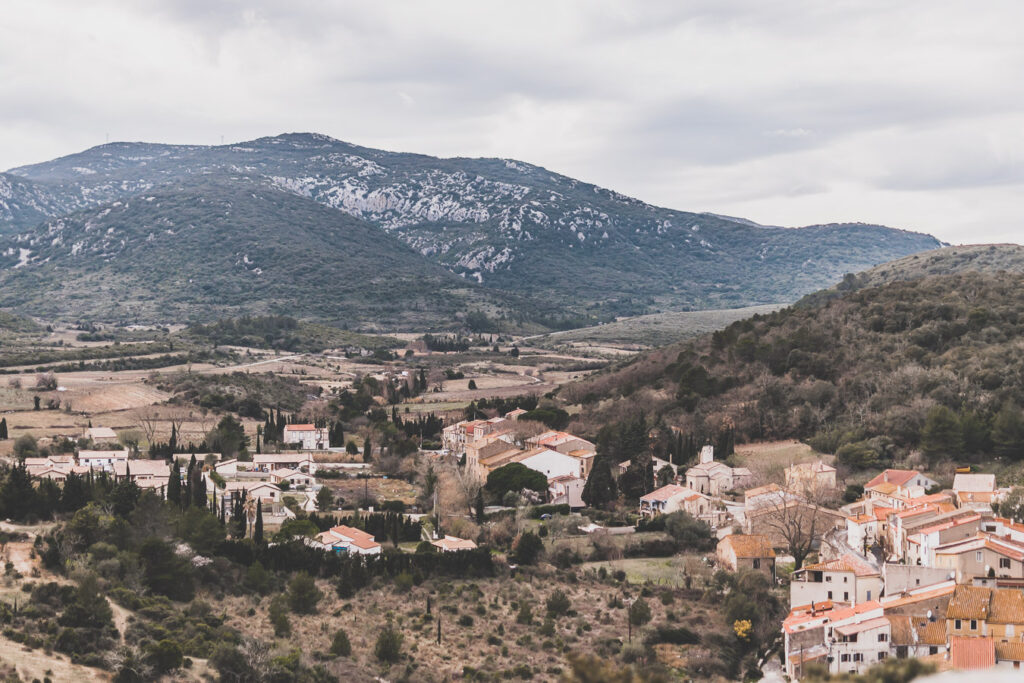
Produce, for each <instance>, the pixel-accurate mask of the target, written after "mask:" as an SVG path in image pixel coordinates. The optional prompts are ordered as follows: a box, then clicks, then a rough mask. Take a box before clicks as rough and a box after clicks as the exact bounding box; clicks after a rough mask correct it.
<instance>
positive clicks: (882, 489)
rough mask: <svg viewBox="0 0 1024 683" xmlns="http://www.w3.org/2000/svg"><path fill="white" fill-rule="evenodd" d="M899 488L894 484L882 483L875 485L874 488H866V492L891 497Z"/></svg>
mask: <svg viewBox="0 0 1024 683" xmlns="http://www.w3.org/2000/svg"><path fill="white" fill-rule="evenodd" d="M897 488H899V487H898V486H896V484H892V483H889V482H886V481H883V482H881V483H879V484H875V485H874V486H865V487H864V490H865V491H877V492H878V493H881V494H884V495H890V494H892V493H895V492H896V489H897Z"/></svg>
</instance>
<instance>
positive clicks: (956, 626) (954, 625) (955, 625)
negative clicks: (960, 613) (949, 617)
mask: <svg viewBox="0 0 1024 683" xmlns="http://www.w3.org/2000/svg"><path fill="white" fill-rule="evenodd" d="M962 627H963V625H962V624H961V623H960V620H959V619H957V620H956V621H954V622H953V628H955V629H956V630H957V631H959V630H960V629H961V628H962Z"/></svg>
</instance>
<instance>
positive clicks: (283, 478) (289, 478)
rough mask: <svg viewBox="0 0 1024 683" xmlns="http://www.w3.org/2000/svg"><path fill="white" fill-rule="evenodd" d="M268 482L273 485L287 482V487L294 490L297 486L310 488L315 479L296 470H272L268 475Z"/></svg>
mask: <svg viewBox="0 0 1024 683" xmlns="http://www.w3.org/2000/svg"><path fill="white" fill-rule="evenodd" d="M270 481H272V482H273V483H275V484H281V483H282V482H288V486H290V487H292V488H295V487H298V486H305V487H307V488H308V487H310V486H312V485H313V484H315V483H316V479H315V478H313V477H312V476H310V475H308V474H306V473H305V472H299V471H298V470H289V469H280V470H274V471H273V472H271V473H270Z"/></svg>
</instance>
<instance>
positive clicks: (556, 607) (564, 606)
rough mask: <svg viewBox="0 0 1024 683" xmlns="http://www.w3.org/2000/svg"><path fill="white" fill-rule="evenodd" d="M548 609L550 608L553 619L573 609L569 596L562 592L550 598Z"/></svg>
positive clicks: (558, 591) (559, 591)
mask: <svg viewBox="0 0 1024 683" xmlns="http://www.w3.org/2000/svg"><path fill="white" fill-rule="evenodd" d="M546 607H547V608H548V614H549V615H551V616H553V617H560V616H563V615H564V614H565V613H566V612H568V611H569V608H570V607H572V604H571V603H570V602H569V596H567V595H566V594H565V592H564V591H562V590H556V591H555V592H554V593H552V594H551V596H550V597H549V598H548V601H547V604H546Z"/></svg>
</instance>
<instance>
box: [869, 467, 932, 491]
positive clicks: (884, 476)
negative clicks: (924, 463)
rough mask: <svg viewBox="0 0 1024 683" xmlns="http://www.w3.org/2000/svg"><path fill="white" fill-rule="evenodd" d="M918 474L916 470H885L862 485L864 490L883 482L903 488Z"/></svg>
mask: <svg viewBox="0 0 1024 683" xmlns="http://www.w3.org/2000/svg"><path fill="white" fill-rule="evenodd" d="M918 474H920V472H918V471H917V470H885V471H884V472H882V473H881V474H879V475H878V476H876V477H875V478H874V479H872V480H871V481H869V482H868V483H866V484H864V488H866V489H867V488H871V487H872V486H876V485H878V484H881V483H883V482H887V483H890V484H895V485H896V486H903V485H904V484H906V483H907V482H908V481H910V480H911V479H913V478H914V477H916V476H917V475H918Z"/></svg>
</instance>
